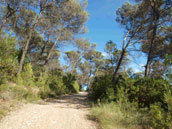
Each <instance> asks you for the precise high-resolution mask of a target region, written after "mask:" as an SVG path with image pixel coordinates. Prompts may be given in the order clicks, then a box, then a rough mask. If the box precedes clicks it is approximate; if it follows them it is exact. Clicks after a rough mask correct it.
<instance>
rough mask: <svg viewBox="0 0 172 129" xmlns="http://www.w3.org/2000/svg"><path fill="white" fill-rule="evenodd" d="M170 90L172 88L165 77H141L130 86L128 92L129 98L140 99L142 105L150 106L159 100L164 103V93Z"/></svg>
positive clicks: (132, 99)
mask: <svg viewBox="0 0 172 129" xmlns="http://www.w3.org/2000/svg"><path fill="white" fill-rule="evenodd" d="M168 90H171V86H170V85H169V84H168V82H166V81H165V80H163V79H159V80H155V79H148V78H141V79H138V80H136V81H135V82H134V84H133V86H131V87H129V88H128V94H129V99H130V100H131V101H138V103H139V106H140V107H150V105H151V104H154V103H157V102H161V103H164V102H163V99H164V94H165V93H166V92H167V91H168Z"/></svg>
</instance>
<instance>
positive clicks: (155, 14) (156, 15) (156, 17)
mask: <svg viewBox="0 0 172 129" xmlns="http://www.w3.org/2000/svg"><path fill="white" fill-rule="evenodd" d="M153 5H154V4H153ZM154 6H155V5H154ZM152 9H153V20H154V21H155V23H154V27H153V33H152V39H151V45H150V49H149V52H148V58H147V63H146V66H145V77H149V76H150V67H151V62H152V51H153V45H154V42H155V37H156V32H157V27H158V22H159V12H158V11H157V10H156V9H155V7H152Z"/></svg>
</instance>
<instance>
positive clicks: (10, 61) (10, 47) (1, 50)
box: [0, 37, 17, 84]
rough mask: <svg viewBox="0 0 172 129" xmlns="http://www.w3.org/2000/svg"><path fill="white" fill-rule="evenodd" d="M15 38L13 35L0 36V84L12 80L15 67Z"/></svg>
mask: <svg viewBox="0 0 172 129" xmlns="http://www.w3.org/2000/svg"><path fill="white" fill-rule="evenodd" d="M15 45H16V40H15V38H13V37H5V38H0V84H2V83H4V82H6V81H9V80H12V78H13V77H14V75H15V72H16V69H17V67H16V66H17V59H16V49H15Z"/></svg>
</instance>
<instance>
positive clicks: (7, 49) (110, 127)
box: [0, 0, 172, 129]
mask: <svg viewBox="0 0 172 129" xmlns="http://www.w3.org/2000/svg"><path fill="white" fill-rule="evenodd" d="M87 4H88V3H87V0H82V1H77V0H39V1H38V0H22V1H21V0H1V1H0V118H2V117H3V116H5V115H6V114H7V113H8V111H10V110H11V109H13V108H14V107H15V105H17V104H19V103H21V102H35V101H38V100H41V99H47V98H52V97H53V98H55V97H57V96H60V95H65V94H73V93H78V92H79V90H83V89H82V86H86V87H88V92H89V98H90V100H91V101H92V103H94V104H93V105H94V106H93V108H92V111H91V118H92V119H94V120H96V121H98V122H99V123H100V126H101V127H102V128H103V129H114V128H116V129H120V128H121V129H124V128H126V129H171V128H172V49H171V48H172V3H171V1H170V0H132V4H131V3H129V2H126V3H125V4H124V5H122V6H121V7H119V9H118V10H117V11H116V22H118V23H119V25H120V26H121V27H122V28H123V30H124V34H121V35H124V38H123V41H122V43H117V44H116V43H114V42H113V41H111V40H109V41H107V43H106V45H105V48H104V52H100V51H97V50H96V46H97V45H98V43H97V44H96V43H90V42H89V40H87V39H84V38H81V35H82V34H84V33H86V32H87V27H86V24H85V23H86V22H87V20H88V16H89V15H88V12H87V11H86V7H87ZM82 37H83V36H82ZM117 45H119V46H122V48H119V47H117ZM65 46H67V49H64V48H65ZM140 55H144V57H145V64H143V65H142V64H138V65H139V66H141V67H143V68H142V70H140V71H139V72H138V71H136V69H135V68H130V67H129V66H130V65H129V64H130V63H133V62H138V60H137V59H138V58H139V57H140Z"/></svg>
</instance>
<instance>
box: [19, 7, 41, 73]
mask: <svg viewBox="0 0 172 129" xmlns="http://www.w3.org/2000/svg"><path fill="white" fill-rule="evenodd" d="M42 11H43V10H42V9H41V10H40V12H39V15H38V16H37V18H36V22H35V24H34V25H33V27H32V28H31V31H30V33H29V36H28V39H27V41H26V45H25V47H24V50H23V53H22V56H21V59H20V64H19V69H18V72H17V75H19V74H20V73H21V71H22V69H23V64H24V59H25V56H26V53H27V50H28V47H29V43H30V40H31V38H32V33H33V31H34V29H35V27H36V25H37V23H38V21H39V19H40V17H41V14H42Z"/></svg>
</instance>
